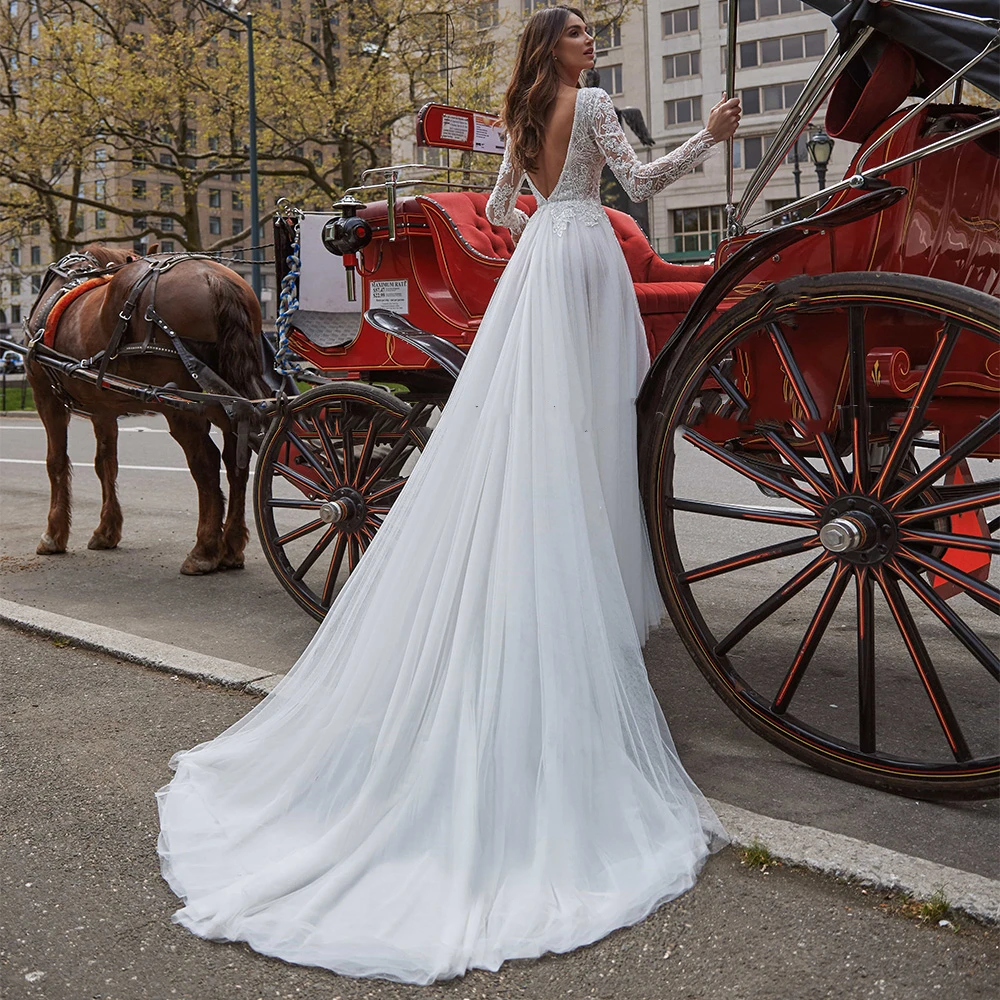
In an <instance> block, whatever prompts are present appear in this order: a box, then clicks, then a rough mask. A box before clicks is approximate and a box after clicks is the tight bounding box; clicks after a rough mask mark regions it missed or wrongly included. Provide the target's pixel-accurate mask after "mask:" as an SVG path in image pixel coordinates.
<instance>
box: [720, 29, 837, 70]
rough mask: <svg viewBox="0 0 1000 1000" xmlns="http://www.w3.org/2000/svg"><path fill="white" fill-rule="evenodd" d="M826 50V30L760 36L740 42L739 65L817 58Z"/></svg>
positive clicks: (760, 64) (745, 66)
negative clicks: (772, 36)
mask: <svg viewBox="0 0 1000 1000" xmlns="http://www.w3.org/2000/svg"><path fill="white" fill-rule="evenodd" d="M825 51H826V32H825V31H807V32H806V33H805V34H803V35H783V36H781V37H780V38H762V39H760V40H759V41H755V42H740V47H739V66H740V69H748V68H750V67H751V66H769V65H771V64H772V63H779V62H797V61H798V60H800V59H817V58H819V57H820V56H821V55H823V53H824V52H825Z"/></svg>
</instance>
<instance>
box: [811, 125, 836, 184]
mask: <svg viewBox="0 0 1000 1000" xmlns="http://www.w3.org/2000/svg"><path fill="white" fill-rule="evenodd" d="M833 145H834V144H833V139H831V138H830V137H829V136H828V135H827V134H826V132H824V131H823V129H819V130H817V131H816V132H814V133H813V134H812V136H811V137H810V138H809V139H808V140H807V141H806V149H807V150H808V151H809V159H810V160H812V161H813V166H815V168H816V177H817V178H818V179H819V189H820V191H822V190H823V188H825V187H826V165H827V164H828V163H829V162H830V157H831V156H832V155H833Z"/></svg>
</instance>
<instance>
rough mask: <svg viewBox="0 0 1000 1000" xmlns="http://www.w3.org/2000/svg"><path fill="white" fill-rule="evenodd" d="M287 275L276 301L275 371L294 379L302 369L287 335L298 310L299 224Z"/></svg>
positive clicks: (288, 260) (289, 258)
mask: <svg viewBox="0 0 1000 1000" xmlns="http://www.w3.org/2000/svg"><path fill="white" fill-rule="evenodd" d="M287 264H288V273H287V274H286V275H285V276H284V278H282V279H281V296H280V297H279V299H278V317H277V319H276V320H275V321H274V326H275V329H276V331H277V334H278V349H277V351H276V352H275V356H274V368H275V371H277V372H279V373H280V374H282V375H290V376H292V377H293V378H294V376H295V375H297V374H298V373H299V372H302V371H304V370H305V369H304V367H303V366H302V365H301V364H299V362H298V361H296V360H295V358H296V357H297V355H296V354H295V352H294V351H293V350H292V348H291V347H290V346H289V343H288V335H289V333H290V332H291V329H292V315H293V313H295V312H296V311H297V310H298V308H299V272H300V270H301V268H302V261H301V259H300V257H299V224H298V222H296V223H295V239H294V240H293V241H292V246H291V251H290V253H289V254H288V258H287Z"/></svg>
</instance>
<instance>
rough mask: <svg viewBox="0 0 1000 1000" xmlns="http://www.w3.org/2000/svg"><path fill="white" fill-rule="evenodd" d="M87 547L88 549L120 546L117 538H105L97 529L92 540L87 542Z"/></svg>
mask: <svg viewBox="0 0 1000 1000" xmlns="http://www.w3.org/2000/svg"><path fill="white" fill-rule="evenodd" d="M87 548H88V549H117V548H118V540H117V539H111V538H105V537H104V536H103V535H99V534H97V532H96V531H95V532H94V534H93V535H92V536H91V539H90V541H89V542H87Z"/></svg>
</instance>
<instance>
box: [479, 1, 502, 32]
mask: <svg viewBox="0 0 1000 1000" xmlns="http://www.w3.org/2000/svg"><path fill="white" fill-rule="evenodd" d="M499 8H500V4H499V0H479V3H478V4H476V12H475V18H476V28H477V30H479V31H485V30H486V29H487V28H495V27H496V26H497V25H498V24H499V23H500V9H499Z"/></svg>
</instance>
